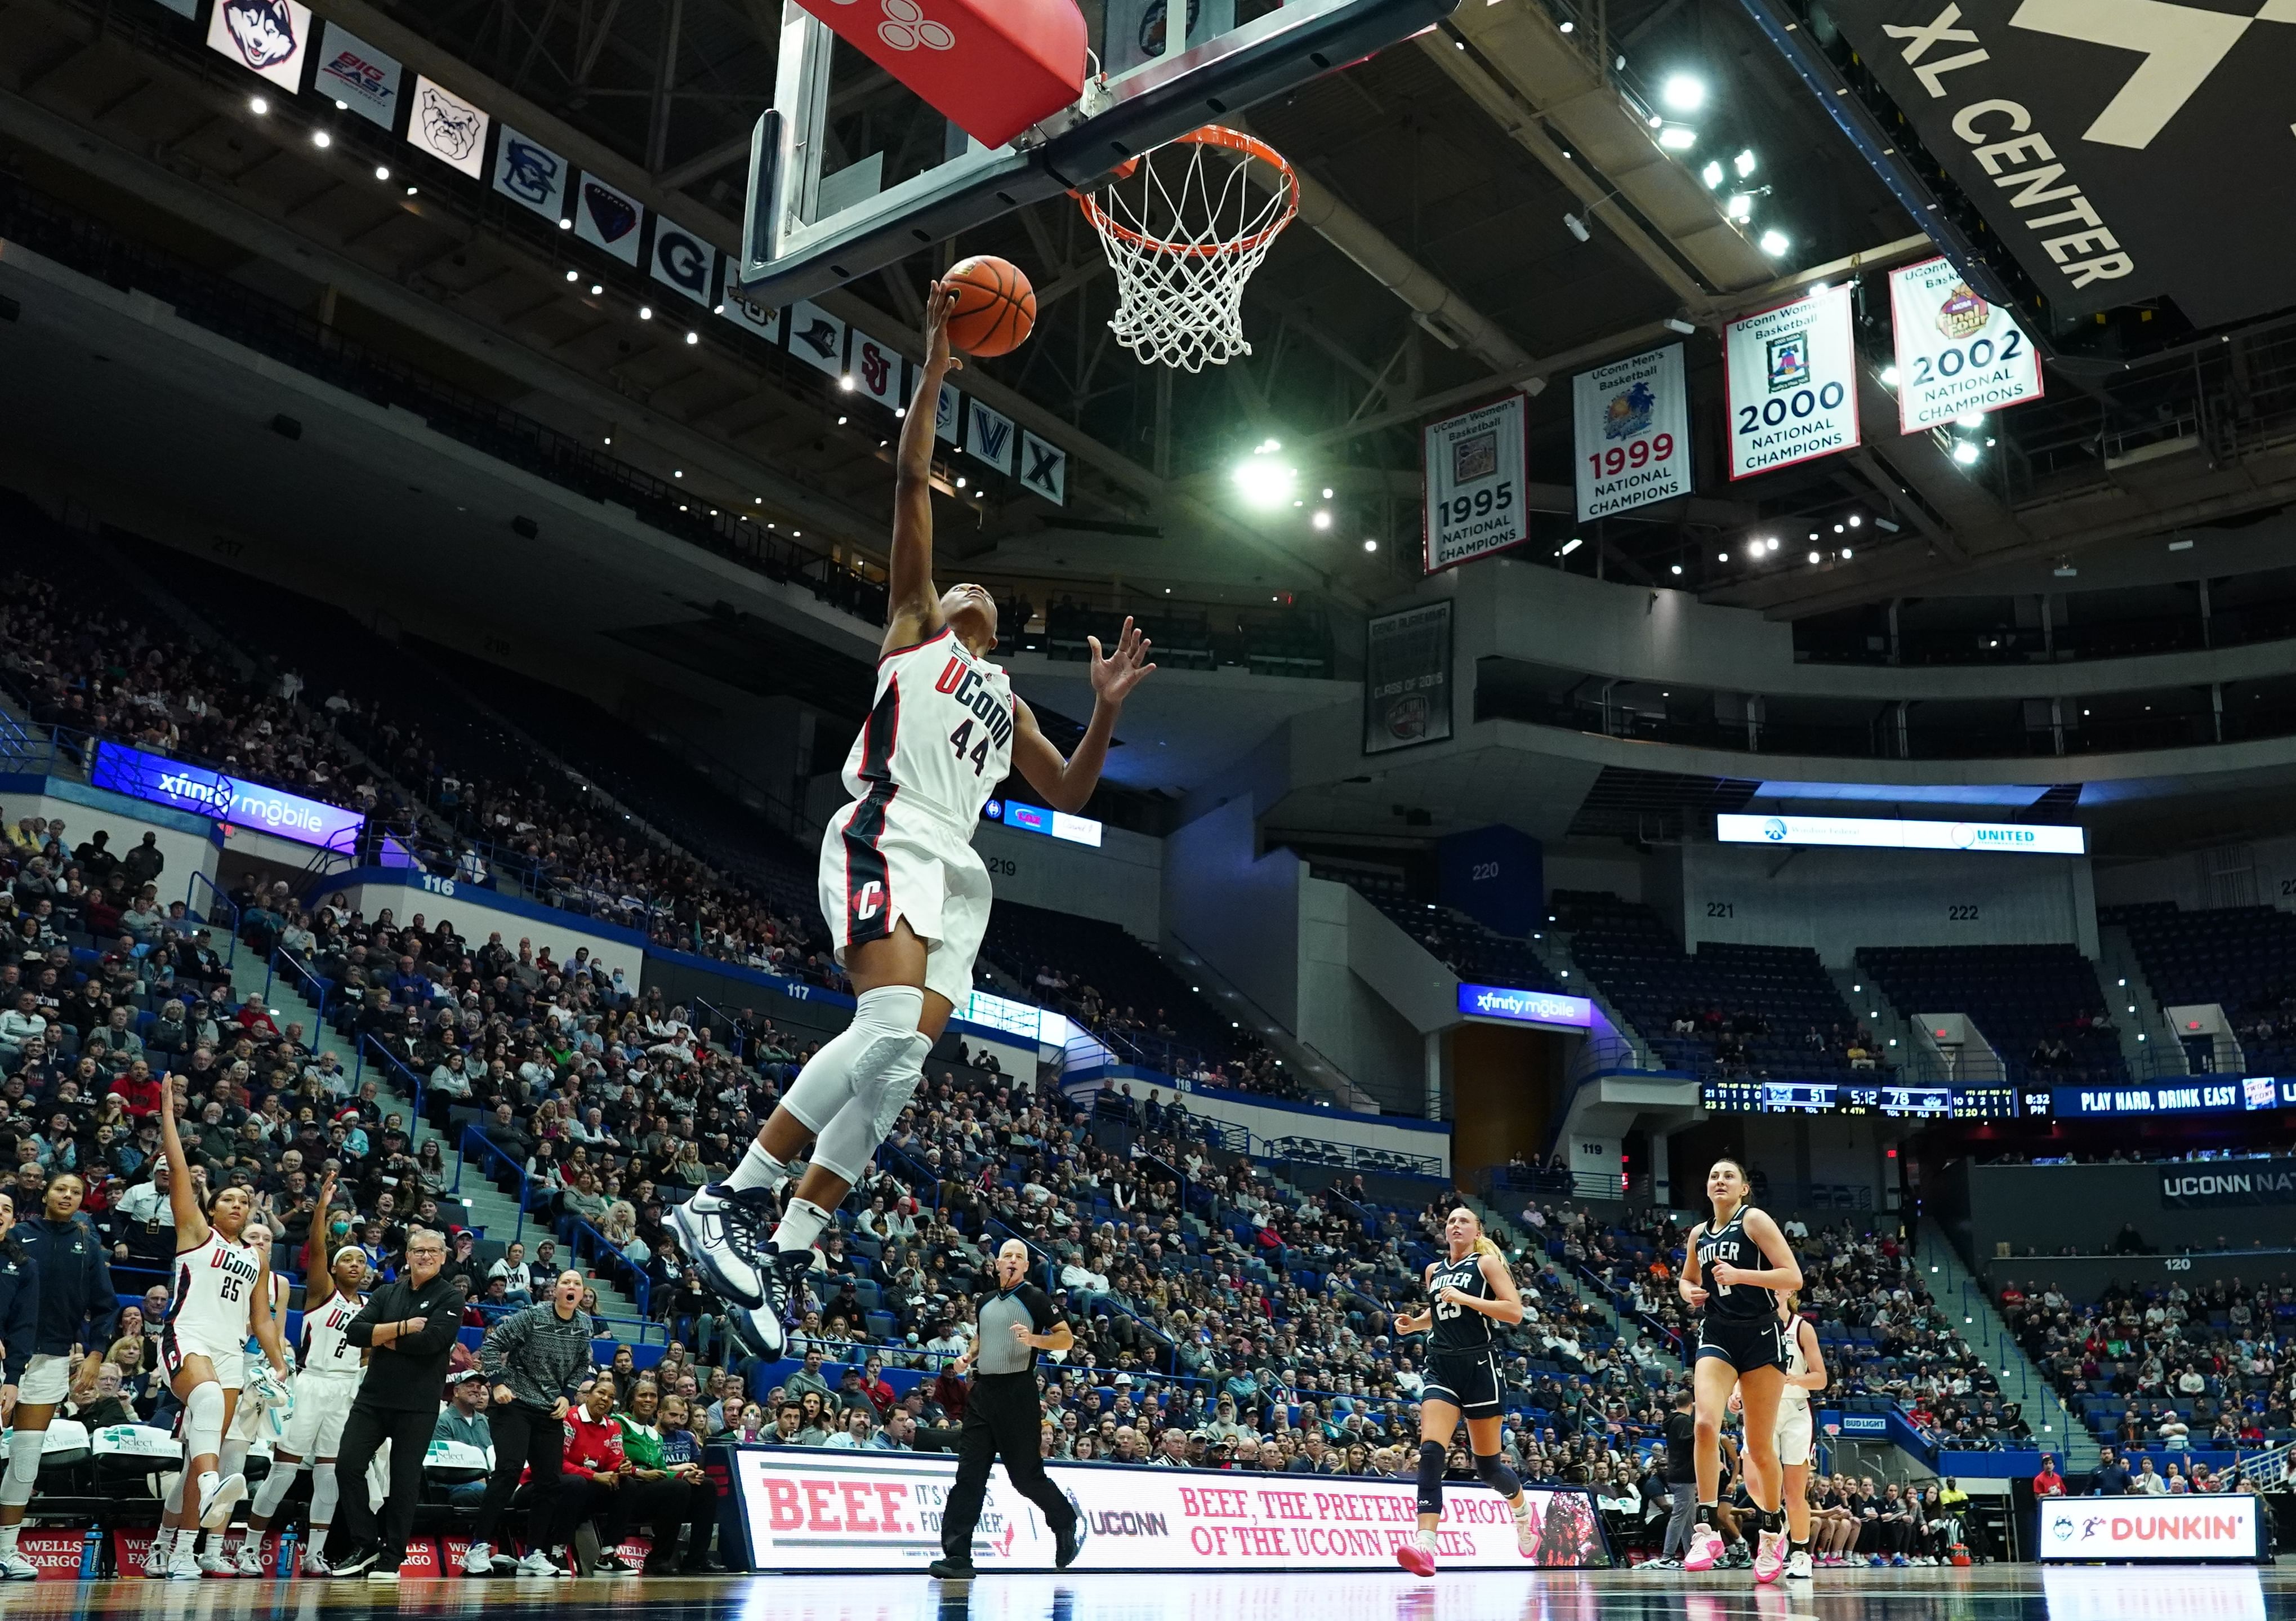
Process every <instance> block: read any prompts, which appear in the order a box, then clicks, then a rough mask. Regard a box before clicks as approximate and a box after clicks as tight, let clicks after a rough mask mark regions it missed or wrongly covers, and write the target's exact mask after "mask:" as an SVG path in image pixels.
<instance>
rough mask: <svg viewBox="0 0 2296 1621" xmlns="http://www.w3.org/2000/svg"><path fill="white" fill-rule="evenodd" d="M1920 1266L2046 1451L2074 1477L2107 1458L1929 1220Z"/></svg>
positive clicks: (1920, 1243) (1921, 1238) (1921, 1233)
mask: <svg viewBox="0 0 2296 1621" xmlns="http://www.w3.org/2000/svg"><path fill="white" fill-rule="evenodd" d="M1914 1265H1915V1268H1916V1269H1917V1270H1918V1271H1920V1273H1921V1277H1922V1280H1923V1282H1924V1283H1926V1284H1927V1285H1928V1286H1929V1291H1930V1294H1931V1296H1932V1297H1934V1298H1935V1299H1936V1301H1937V1303H1938V1307H1939V1310H1941V1311H1943V1312H1946V1313H1947V1315H1948V1319H1950V1318H1951V1317H1953V1316H1959V1317H1960V1318H1961V1319H1962V1322H1961V1324H1960V1325H1959V1327H1958V1329H1956V1332H1958V1333H1959V1334H1960V1336H1961V1337H1962V1338H1963V1340H1964V1341H1965V1342H1966V1343H1967V1344H1968V1345H1969V1347H1970V1348H1971V1349H1972V1350H1973V1351H1975V1352H1976V1353H1977V1354H1979V1355H1980V1356H1982V1357H1983V1358H1984V1359H1985V1360H1986V1362H1987V1363H1988V1364H1989V1366H1990V1367H1991V1368H1992V1370H1993V1373H1994V1377H1995V1378H1997V1379H1998V1380H1999V1381H2000V1383H2001V1395H2002V1399H2003V1400H2005V1401H2009V1402H2014V1403H2017V1405H2018V1409H2019V1411H2021V1412H2022V1413H2023V1414H2024V1415H2025V1421H2026V1422H2027V1423H2028V1424H2030V1425H2031V1426H2032V1427H2033V1438H2034V1440H2035V1442H2036V1443H2037V1444H2038V1445H2039V1446H2040V1447H2041V1449H2042V1450H2043V1451H2044V1452H2060V1453H2062V1455H2063V1458H2064V1468H2065V1470H2066V1472H2067V1473H2069V1474H2087V1472H2088V1471H2089V1470H2091V1469H2095V1467H2096V1462H2097V1459H2098V1457H2099V1456H2100V1455H2101V1453H2100V1449H2099V1448H2098V1446H2097V1442H2096V1437H2095V1436H2092V1435H2090V1434H2089V1431H2088V1426H2087V1425H2086V1424H2084V1423H2082V1422H2081V1420H2080V1419H2079V1418H2078V1417H2077V1416H2076V1415H2074V1414H2073V1413H2071V1412H2070V1411H2067V1409H2066V1407H2065V1404H2064V1403H2062V1401H2060V1400H2059V1399H2058V1397H2057V1393H2056V1391H2055V1389H2054V1387H2053V1386H2051V1385H2050V1384H2049V1381H2048V1380H2047V1379H2046V1378H2045V1377H2043V1375H2042V1373H2041V1370H2039V1369H2038V1368H2037V1367H2035V1366H2034V1365H2033V1362H2032V1359H2031V1358H2030V1357H2029V1356H2027V1355H2026V1354H2025V1350H2024V1347H2023V1346H2021V1345H2019V1344H2018V1343H2017V1341H2016V1340H2015V1338H2014V1337H2012V1336H2011V1334H2010V1332H2009V1325H2008V1324H2007V1323H2006V1322H2005V1321H2002V1317H2001V1313H2000V1312H1999V1311H1997V1309H1995V1307H1994V1304H1993V1296H1992V1294H1991V1292H1990V1291H1989V1290H1988V1289H1987V1288H1986V1287H1985V1284H1984V1281H1983V1280H1981V1279H1980V1278H1978V1277H1977V1276H1976V1275H1975V1274H1974V1273H1972V1271H1970V1270H1969V1268H1968V1266H1967V1265H1966V1264H1964V1263H1963V1261H1962V1258H1961V1254H1960V1252H1959V1251H1958V1250H1956V1249H1955V1248H1954V1247H1953V1242H1952V1240H1951V1239H1949V1238H1947V1237H1946V1236H1945V1230H1944V1229H1943V1228H1941V1227H1939V1225H1938V1224H1937V1223H1936V1222H1931V1221H1928V1220H1924V1221H1923V1222H1922V1223H1921V1225H1920V1227H1919V1228H1918V1229H1916V1230H1915V1234H1914Z"/></svg>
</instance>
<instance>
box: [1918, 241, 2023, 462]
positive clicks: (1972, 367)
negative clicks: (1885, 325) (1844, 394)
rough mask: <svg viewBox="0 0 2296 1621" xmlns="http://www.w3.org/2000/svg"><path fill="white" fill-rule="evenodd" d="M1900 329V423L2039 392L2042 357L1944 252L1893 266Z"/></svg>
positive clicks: (2017, 401)
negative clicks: (1924, 260) (1916, 262)
mask: <svg viewBox="0 0 2296 1621" xmlns="http://www.w3.org/2000/svg"><path fill="white" fill-rule="evenodd" d="M1890 317H1891V324H1892V325H1894V326H1895V327H1896V329H1897V336H1898V426H1899V427H1900V428H1901V429H1902V430H1903V431H1904V432H1907V433H1919V432H1922V431H1923V430H1924V429H1926V428H1934V427H1937V426H1938V425H1939V424H1943V423H1948V422H1951V421H1952V420H1953V419H1954V418H1955V417H1956V416H1975V415H1981V414H1982V413H1984V412H1987V411H1998V410H2000V409H2001V408H2002V407H2005V406H2013V405H2021V404H2022V403H2024V402H2025V401H2026V400H2028V399H2039V398H2040V397H2041V357H2040V355H2039V354H2038V352H2037V351H2036V350H2034V348H2033V341H2032V340H2031V339H2030V338H2028V337H2027V336H2026V335H2025V333H2024V332H2023V330H2022V329H2021V328H2020V327H2019V326H2018V325H2017V319H2016V317H2014V316H2013V315H2011V314H2010V313H2009V312H2008V311H2007V310H2005V309H2002V308H2001V307H2000V306H1999V305H1997V304H1989V303H1988V302H1986V300H1984V299H1982V298H1980V297H1979V296H1978V295H1977V294H1976V293H1975V292H1972V291H1971V289H1970V285H1969V284H1968V283H1967V282H1965V281H1964V280H1963V279H1962V276H1961V272H1960V271H1958V270H1956V269H1955V268H1954V267H1953V266H1952V264H1951V263H1949V262H1948V261H1947V260H1945V259H1931V260H1929V261H1928V262H1927V263H1924V264H1919V265H1908V266H1907V267H1905V268H1904V269H1902V270H1893V271H1891V272H1890Z"/></svg>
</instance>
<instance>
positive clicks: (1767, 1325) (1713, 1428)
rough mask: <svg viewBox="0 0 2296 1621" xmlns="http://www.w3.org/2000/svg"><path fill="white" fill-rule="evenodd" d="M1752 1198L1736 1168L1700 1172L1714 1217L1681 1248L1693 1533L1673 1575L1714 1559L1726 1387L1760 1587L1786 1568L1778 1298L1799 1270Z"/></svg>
mask: <svg viewBox="0 0 2296 1621" xmlns="http://www.w3.org/2000/svg"><path fill="white" fill-rule="evenodd" d="M1752 1195H1753V1186H1752V1183H1751V1181H1750V1180H1749V1179H1748V1177H1747V1175H1746V1167H1745V1166H1744V1164H1742V1163H1740V1162H1739V1161H1737V1160H1734V1159H1727V1158H1725V1159H1718V1160H1716V1161H1715V1162H1714V1165H1713V1168H1712V1169H1711V1170H1710V1171H1708V1172H1707V1173H1706V1197H1707V1198H1708V1199H1709V1201H1710V1202H1711V1203H1712V1205H1713V1206H1714V1217H1713V1219H1712V1220H1711V1221H1707V1222H1700V1223H1699V1224H1698V1225H1697V1226H1695V1227H1693V1228H1692V1229H1691V1230H1690V1238H1689V1240H1688V1242H1687V1244H1686V1245H1685V1256H1684V1260H1683V1266H1682V1280H1681V1283H1680V1285H1679V1287H1680V1288H1681V1290H1682V1297H1683V1299H1685V1301H1687V1302H1689V1303H1690V1304H1692V1305H1693V1306H1696V1307H1699V1308H1701V1309H1702V1311H1703V1312H1704V1313H1705V1315H1704V1317H1703V1319H1702V1321H1701V1322H1700V1324H1699V1330H1698V1355H1697V1358H1696V1360H1695V1362H1694V1363H1693V1372H1692V1385H1693V1388H1694V1389H1695V1391H1696V1393H1697V1396H1698V1409H1697V1424H1698V1445H1697V1463H1698V1526H1697V1528H1696V1529H1695V1530H1694V1531H1693V1532H1692V1534H1691V1538H1690V1552H1689V1554H1688V1556H1687V1557H1685V1559H1683V1561H1682V1568H1684V1569H1685V1570H1710V1569H1712V1568H1714V1564H1715V1561H1716V1560H1718V1559H1720V1558H1721V1557H1722V1537H1721V1534H1720V1533H1719V1532H1718V1531H1717V1530H1716V1529H1715V1528H1714V1509H1715V1505H1716V1504H1717V1503H1718V1502H1720V1501H1721V1484H1722V1414H1723V1411H1724V1410H1725V1409H1726V1407H1728V1405H1729V1403H1730V1394H1731V1391H1732V1390H1733V1389H1735V1390H1736V1391H1737V1393H1738V1395H1739V1397H1740V1399H1741V1401H1742V1402H1743V1404H1744V1408H1745V1413H1746V1438H1745V1442H1744V1444H1743V1447H1742V1449H1741V1451H1742V1455H1743V1461H1744V1469H1745V1478H1746V1489H1747V1491H1748V1492H1749V1493H1751V1495H1752V1496H1753V1499H1754V1507H1755V1509H1756V1510H1758V1512H1759V1518H1760V1521H1761V1536H1760V1539H1759V1544H1758V1547H1757V1549H1756V1551H1755V1554H1754V1580H1755V1581H1757V1582H1759V1583H1769V1582H1775V1581H1776V1580H1777V1579H1778V1572H1779V1571H1780V1570H1781V1569H1782V1568H1784V1565H1785V1561H1786V1539H1785V1534H1784V1521H1783V1520H1782V1518H1780V1514H1779V1507H1780V1486H1781V1485H1782V1482H1783V1479H1784V1477H1783V1476H1782V1475H1781V1474H1780V1472H1779V1469H1778V1402H1779V1399H1780V1397H1781V1396H1782V1395H1783V1394H1784V1390H1785V1378H1786V1376H1785V1367H1786V1360H1787V1358H1786V1348H1785V1343H1784V1337H1783V1335H1782V1332H1781V1330H1780V1328H1779V1325H1778V1298H1779V1296H1782V1295H1788V1294H1792V1293H1793V1292H1794V1291H1795V1290H1797V1289H1799V1288H1801V1267H1800V1263H1797V1262H1796V1261H1795V1260H1794V1255H1793V1251H1792V1250H1791V1249H1789V1248H1788V1247H1786V1238H1785V1234H1784V1233H1782V1232H1780V1231H1779V1230H1778V1224H1777V1223H1776V1222H1774V1221H1772V1220H1771V1219H1770V1218H1769V1216H1768V1215H1767V1214H1765V1213H1763V1212H1761V1211H1759V1210H1756V1209H1755V1208H1753V1206H1752V1205H1750V1204H1749V1203H1748V1202H1747V1201H1748V1200H1749V1199H1750V1198H1751V1197H1752Z"/></svg>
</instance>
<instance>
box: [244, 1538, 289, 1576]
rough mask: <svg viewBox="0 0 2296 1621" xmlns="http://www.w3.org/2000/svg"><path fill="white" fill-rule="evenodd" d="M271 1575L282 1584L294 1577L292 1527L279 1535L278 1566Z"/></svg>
mask: <svg viewBox="0 0 2296 1621" xmlns="http://www.w3.org/2000/svg"><path fill="white" fill-rule="evenodd" d="M248 1535H250V1536H254V1535H257V1533H255V1532H253V1531H250V1532H249V1533H248ZM271 1574H272V1576H274V1578H275V1579H276V1580H279V1581H282V1582H284V1581H288V1580H290V1579H291V1578H292V1577H293V1576H294V1575H295V1528H294V1527H293V1526H289V1527H288V1528H287V1529H286V1530H284V1531H282V1532H281V1533H280V1534H279V1564H278V1567H277V1568H275V1570H273V1571H272V1573H271Z"/></svg>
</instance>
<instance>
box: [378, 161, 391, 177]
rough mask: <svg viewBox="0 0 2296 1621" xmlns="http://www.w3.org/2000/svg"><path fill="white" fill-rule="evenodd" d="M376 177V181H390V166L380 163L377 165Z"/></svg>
mask: <svg viewBox="0 0 2296 1621" xmlns="http://www.w3.org/2000/svg"><path fill="white" fill-rule="evenodd" d="M374 177H375V178H376V179H378V180H388V179H389V178H390V167H389V165H388V164H384V163H378V164H376V165H375V166H374Z"/></svg>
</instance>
